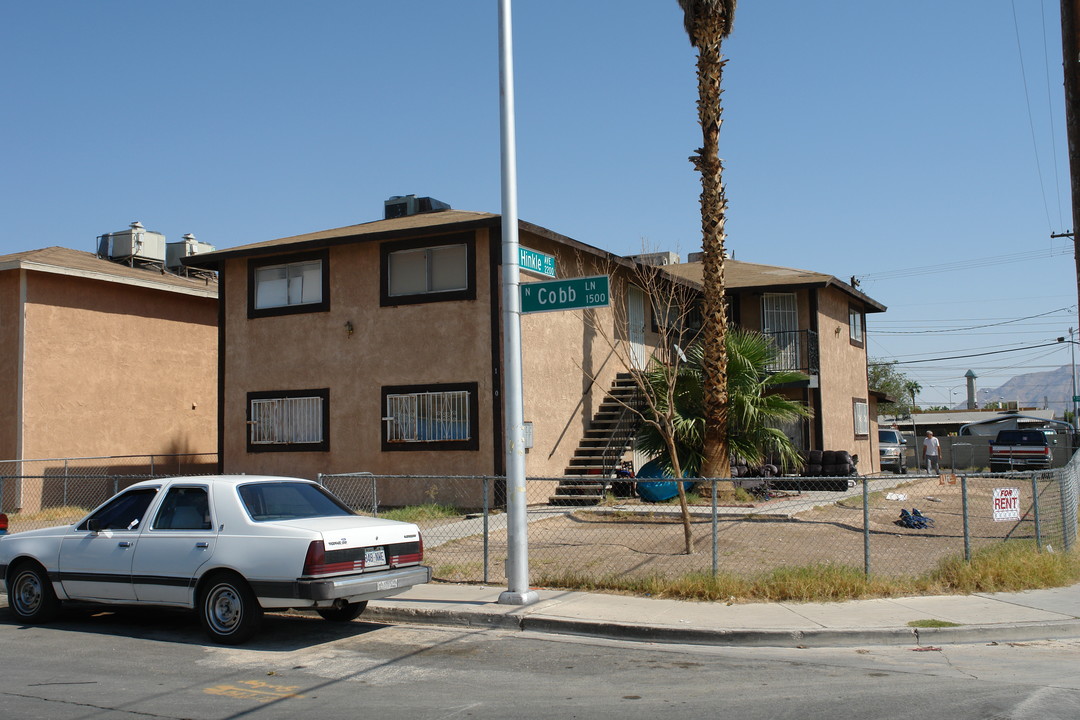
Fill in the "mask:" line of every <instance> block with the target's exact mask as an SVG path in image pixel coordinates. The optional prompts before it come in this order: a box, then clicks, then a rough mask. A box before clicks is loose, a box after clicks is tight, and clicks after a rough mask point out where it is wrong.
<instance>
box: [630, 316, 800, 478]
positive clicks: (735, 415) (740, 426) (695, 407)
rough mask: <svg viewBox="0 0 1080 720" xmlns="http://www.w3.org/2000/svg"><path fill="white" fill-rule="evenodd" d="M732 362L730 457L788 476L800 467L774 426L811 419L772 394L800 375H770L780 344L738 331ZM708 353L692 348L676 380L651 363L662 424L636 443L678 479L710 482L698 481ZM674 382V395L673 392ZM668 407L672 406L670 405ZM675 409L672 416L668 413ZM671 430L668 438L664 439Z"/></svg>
mask: <svg viewBox="0 0 1080 720" xmlns="http://www.w3.org/2000/svg"><path fill="white" fill-rule="evenodd" d="M725 344H726V346H727V357H728V397H729V400H730V412H729V413H728V417H727V422H728V425H727V428H726V430H727V437H728V439H729V442H730V446H731V450H732V451H733V452H734V454H736V455H739V456H741V457H743V458H745V459H746V460H747V462H748V463H750V464H752V465H760V464H763V463H764V462H766V460H768V459H769V458H776V459H777V460H779V461H780V463H781V464H782V465H784V466H785V467H786V468H791V467H795V466H796V465H798V464H799V463H800V462H801V458H800V456H799V451H798V449H797V448H796V447H795V446H794V444H793V443H792V442H791V439H790V438H788V437H787V436H786V435H785V434H784V433H783V431H781V430H780V429H778V428H777V427H776V426H777V425H779V424H781V423H785V422H791V421H793V420H798V419H801V418H806V417H810V410H809V409H808V408H807V407H806V406H805V405H803V404H801V403H798V402H795V401H793V400H788V399H787V398H785V397H783V396H782V395H779V394H777V393H775V392H773V389H774V388H776V387H778V386H780V385H783V384H785V383H792V382H798V381H800V380H805V379H806V376H805V375H803V374H802V373H798V372H788V371H785V372H769V370H768V368H769V367H770V365H773V364H775V363H776V362H777V360H778V351H777V348H776V345H775V343H773V341H772V340H770V339H769V338H768V337H766V336H764V335H762V334H761V333H758V332H754V331H752V330H744V329H741V328H735V329H733V330H732V331H731V332H729V333H728V335H727V337H726V338H725ZM704 354H705V351H704V348H703V346H702V345H701V344H700V343H697V344H694V345H693V346H691V347H690V349H689V350H687V352H686V357H687V362H686V363H685V364H683V365H682V366H681V367H680V368H679V372H678V374H677V375H676V376H675V378H674V381H673V380H672V377H671V373H669V372H666V371H665V369H664V367H663V366H662V365H661V363H660V362H659V361H657V360H653V362H652V364H651V365H650V366H649V369H648V370H647V371H646V373H645V380H646V382H647V383H648V386H649V388H650V395H651V397H653V398H656V399H657V400H658V405H657V408H656V410H655V414H657V415H659V416H661V417H663V418H665V420H666V421H665V422H664V423H656V422H648V418H646V420H647V421H646V422H645V423H643V424H642V426H641V429H640V430H639V431H638V435H637V440H636V444H637V448H638V449H639V450H640V451H642V452H643V453H645V454H647V455H649V456H654V457H661V458H663V459H664V461H663V462H664V465H665V466H666V469H667V470H668V472H669V473H670V474H671V476H672V477H699V476H702V477H712V476H707V475H704V474H699V471H700V469H701V468H702V467H703V464H704V444H705V428H706V426H707V423H706V415H705V402H704V396H705V392H704V383H705V377H704V375H705V374H704V370H703V363H704ZM672 382H674V387H671V385H672ZM669 402H670V405H669V404H668V403H669ZM669 409H670V410H672V412H669ZM665 427H666V428H669V429H670V431H665Z"/></svg>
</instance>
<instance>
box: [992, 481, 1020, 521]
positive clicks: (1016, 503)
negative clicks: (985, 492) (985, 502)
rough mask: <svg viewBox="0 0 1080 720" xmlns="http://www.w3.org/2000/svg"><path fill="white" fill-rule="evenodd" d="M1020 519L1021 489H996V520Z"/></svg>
mask: <svg viewBox="0 0 1080 720" xmlns="http://www.w3.org/2000/svg"><path fill="white" fill-rule="evenodd" d="M1019 519H1020V488H994V520H995V521H1009V520H1014V521H1015V520H1019Z"/></svg>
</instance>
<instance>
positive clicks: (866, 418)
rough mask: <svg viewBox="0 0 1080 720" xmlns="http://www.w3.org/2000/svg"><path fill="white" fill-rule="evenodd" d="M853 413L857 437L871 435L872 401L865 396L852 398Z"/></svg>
mask: <svg viewBox="0 0 1080 720" xmlns="http://www.w3.org/2000/svg"><path fill="white" fill-rule="evenodd" d="M851 415H852V418H853V420H854V428H853V429H854V430H855V437H856V438H868V437H870V403H869V402H867V401H866V400H865V399H864V398H852V399H851Z"/></svg>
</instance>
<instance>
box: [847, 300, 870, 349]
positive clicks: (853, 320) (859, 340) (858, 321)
mask: <svg viewBox="0 0 1080 720" xmlns="http://www.w3.org/2000/svg"><path fill="white" fill-rule="evenodd" d="M865 317H866V316H865V315H864V314H863V311H862V310H860V309H859V308H857V307H855V306H854V305H848V336H849V337H850V338H851V344H852V345H858V346H859V347H862V345H863V335H864V333H863V331H864V329H865V328H864V322H865V320H864V318H865Z"/></svg>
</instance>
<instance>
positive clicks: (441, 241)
mask: <svg viewBox="0 0 1080 720" xmlns="http://www.w3.org/2000/svg"><path fill="white" fill-rule="evenodd" d="M446 245H465V274H466V278H465V285H466V287H465V289H464V290H450V291H448V292H425V293H417V294H415V295H393V296H392V295H390V256H391V255H392V254H393V253H396V252H401V251H402V250H419V249H422V248H435V247H443V246H446ZM475 299H476V233H456V234H454V235H439V236H437V237H427V238H420V239H413V240H398V241H395V242H384V243H383V244H382V245H380V246H379V306H380V307H396V306H398V305H421V304H425V303H436V302H452V301H457V300H475Z"/></svg>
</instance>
